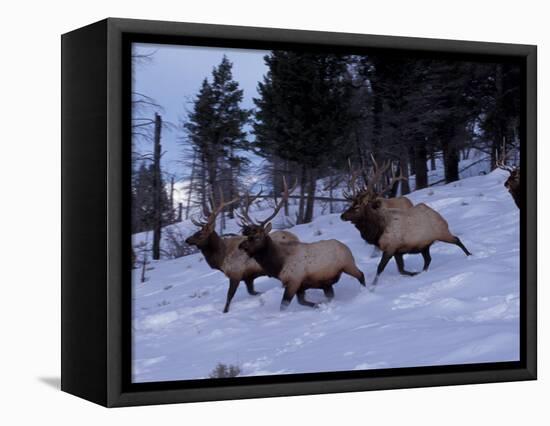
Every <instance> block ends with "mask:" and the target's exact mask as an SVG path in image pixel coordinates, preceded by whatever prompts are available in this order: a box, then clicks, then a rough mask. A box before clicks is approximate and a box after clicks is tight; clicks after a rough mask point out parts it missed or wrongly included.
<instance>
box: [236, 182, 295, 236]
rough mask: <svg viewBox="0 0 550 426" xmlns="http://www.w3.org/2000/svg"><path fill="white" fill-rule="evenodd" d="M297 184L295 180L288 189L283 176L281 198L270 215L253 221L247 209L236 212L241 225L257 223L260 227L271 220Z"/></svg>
mask: <svg viewBox="0 0 550 426" xmlns="http://www.w3.org/2000/svg"><path fill="white" fill-rule="evenodd" d="M297 186H298V181H297V180H296V182H295V183H294V185H293V186H292V188H291V189H290V190H289V189H288V185H287V183H286V178H285V177H284V176H283V192H282V193H281V200H280V201H279V202H278V203H276V205H275V209H274V210H273V213H271V215H269V217H267V218H266V219H264V220H261V221H257V222H254V221H253V220H252V219H251V218H250V216H248V209H246V211H245V210H243V212H242V214H238V216H239V218H240V219H241V226H246V225H258V226H261V227H262V228H263V227H265V225H266V224H267V223H268V222H269V221H270V220H272V219H273V218H274V217H275V216H277V213H279V211H280V210H281V208H282V207H283V205H284V203H285V202H286V201H287V200H288V197H289V196H290V194H291V193H292V192H294V190H295V189H296V187H297ZM258 196H259V195H257V196H256V198H257V197H258Z"/></svg>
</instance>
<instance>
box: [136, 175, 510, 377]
mask: <svg viewBox="0 0 550 426" xmlns="http://www.w3.org/2000/svg"><path fill="white" fill-rule="evenodd" d="M506 177H507V173H506V172H504V171H501V170H496V171H494V172H492V173H490V174H488V175H486V176H475V177H470V178H467V179H463V180H460V181H459V182H456V183H453V184H449V185H446V186H437V187H432V188H428V189H425V190H421V191H417V192H414V193H412V194H410V198H411V200H412V201H413V202H414V203H418V202H424V203H426V204H428V205H429V206H431V207H432V208H434V209H435V210H437V211H438V212H440V213H441V214H442V215H443V216H444V217H445V218H446V219H447V221H448V222H449V226H450V229H451V232H453V233H454V234H455V235H457V236H459V237H460V239H461V240H462V242H463V243H464V244H465V245H466V247H468V249H469V250H470V251H471V252H472V253H473V256H471V257H466V256H464V254H463V252H462V251H461V250H460V249H459V248H458V247H456V246H454V245H449V244H444V243H435V244H434V246H433V247H432V250H431V252H432V257H433V261H432V264H431V266H430V270H429V271H428V272H424V273H421V274H419V275H417V276H415V277H404V276H401V275H399V274H398V273H397V269H396V267H395V263H394V261H393V260H392V261H391V262H390V264H389V265H388V267H387V268H386V270H385V271H384V273H383V274H382V275H381V277H380V280H379V282H378V286H377V287H376V289H375V291H369V289H365V288H363V287H361V286H360V285H359V284H358V283H357V281H356V280H355V279H353V278H351V277H349V276H345V275H344V276H342V278H341V280H340V282H339V283H338V284H336V285H335V286H334V290H335V293H336V296H335V298H334V300H333V301H332V302H331V303H329V304H328V303H327V304H322V305H321V307H320V309H311V308H307V307H304V306H301V305H299V304H298V303H297V302H296V301H295V300H294V301H293V302H292V304H291V305H290V307H289V308H288V310H287V311H285V312H279V304H280V301H281V297H282V294H283V290H282V289H281V286H280V283H279V282H278V281H277V280H275V279H272V278H267V277H261V278H259V279H257V280H256V289H257V290H259V291H262V292H263V294H262V295H261V296H256V297H254V296H249V295H248V294H247V292H246V289H245V286H244V284H242V285H241V287H240V288H239V290H238V291H237V294H236V295H235V297H234V299H233V302H232V304H231V310H230V312H229V313H227V314H223V313H222V309H223V306H224V302H225V297H226V293H227V287H228V283H227V278H225V277H224V275H223V274H222V273H221V272H218V271H214V270H212V269H210V268H209V267H208V265H207V264H206V262H205V261H204V259H203V257H202V255H201V254H200V253H199V254H194V255H190V256H186V257H182V258H179V259H174V260H161V261H158V262H153V263H151V264H150V265H149V267H150V268H151V269H150V270H148V271H147V276H148V280H147V281H146V282H145V283H141V282H140V279H139V278H140V276H139V274H140V271H139V270H135V272H134V273H135V274H136V275H135V277H134V280H133V282H134V284H133V286H134V288H133V306H134V309H133V376H134V377H133V379H134V381H137V382H147V381H164V380H185V379H197V378H205V377H207V376H208V375H209V373H210V372H211V371H212V369H213V368H214V367H215V366H216V364H217V363H224V364H232V365H238V366H239V367H240V369H241V375H266V374H287V373H307V372H320V371H321V372H322V371H338V370H354V369H376V368H390V367H410V366H423V365H443V364H457V363H478V362H492V361H512V360H517V359H519V211H518V210H517V208H516V206H515V205H514V202H513V200H512V197H511V196H510V194H509V193H508V192H507V191H506V189H505V188H504V186H503V182H504V180H505V178H506ZM265 213H267V211H266V212H265ZM232 227H234V225H233V224H230V226H229V231H231V230H233V231H236V230H237V229H236V227H234V228H233V229H232ZM291 231H292V232H294V233H296V234H297V235H298V236H299V238H300V239H301V240H302V241H306V242H311V241H317V240H322V239H330V238H336V239H338V240H340V241H342V242H343V243H345V244H347V245H348V246H349V247H350V248H351V250H352V252H353V254H354V256H355V259H356V261H357V264H358V266H359V268H360V269H361V270H363V272H364V273H365V275H366V277H367V282H370V281H372V279H373V277H374V273H375V270H376V265H377V264H378V261H379V258H378V257H376V258H373V257H371V255H372V252H373V247H372V246H369V245H367V244H366V243H365V242H364V241H363V240H362V239H361V237H360V236H359V233H358V231H357V230H356V229H355V228H354V227H353V226H352V225H351V224H349V223H346V222H342V221H341V220H340V217H339V214H332V215H322V216H318V217H316V219H315V220H314V222H313V223H310V224H306V225H299V226H295V227H293V228H292V229H291ZM405 264H406V267H407V269H409V270H420V269H421V268H422V264H423V263H422V257H421V256H420V255H409V256H406V257H405ZM308 299H309V300H311V301H316V302H322V301H323V300H325V299H324V295H323V293H322V291H320V290H308Z"/></svg>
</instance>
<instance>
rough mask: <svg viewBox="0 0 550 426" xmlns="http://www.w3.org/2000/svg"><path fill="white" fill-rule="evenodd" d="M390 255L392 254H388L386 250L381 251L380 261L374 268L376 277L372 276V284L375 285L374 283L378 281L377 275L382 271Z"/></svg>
mask: <svg viewBox="0 0 550 426" xmlns="http://www.w3.org/2000/svg"><path fill="white" fill-rule="evenodd" d="M392 257H393V255H389V254H388V253H386V252H383V253H382V259H380V263H379V264H378V268H377V269H376V277H374V281H373V282H372V285H373V286H374V285H376V283H377V282H378V277H379V276H380V274H381V273H382V272H383V271H384V268H385V267H386V265H387V264H388V262H389V261H390V259H391V258H392Z"/></svg>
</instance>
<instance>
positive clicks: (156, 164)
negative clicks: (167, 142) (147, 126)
mask: <svg viewBox="0 0 550 426" xmlns="http://www.w3.org/2000/svg"><path fill="white" fill-rule="evenodd" d="M161 128H162V118H161V117H160V115H158V114H155V138H154V154H153V199H154V207H153V210H154V223H153V259H154V260H159V259H160V239H161V230H162V206H161V199H162V198H161V191H163V188H161V175H160V156H161V145H160V137H161Z"/></svg>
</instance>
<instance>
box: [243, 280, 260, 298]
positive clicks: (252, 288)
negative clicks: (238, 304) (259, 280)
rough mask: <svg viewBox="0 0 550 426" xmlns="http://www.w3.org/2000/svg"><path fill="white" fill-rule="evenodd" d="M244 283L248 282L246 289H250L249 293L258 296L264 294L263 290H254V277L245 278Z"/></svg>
mask: <svg viewBox="0 0 550 426" xmlns="http://www.w3.org/2000/svg"><path fill="white" fill-rule="evenodd" d="M244 283H245V284H246V290H247V291H248V294H250V295H251V296H258V295H260V294H262V292H261V291H256V290H254V278H252V279H250V278H249V279H247V280H244Z"/></svg>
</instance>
